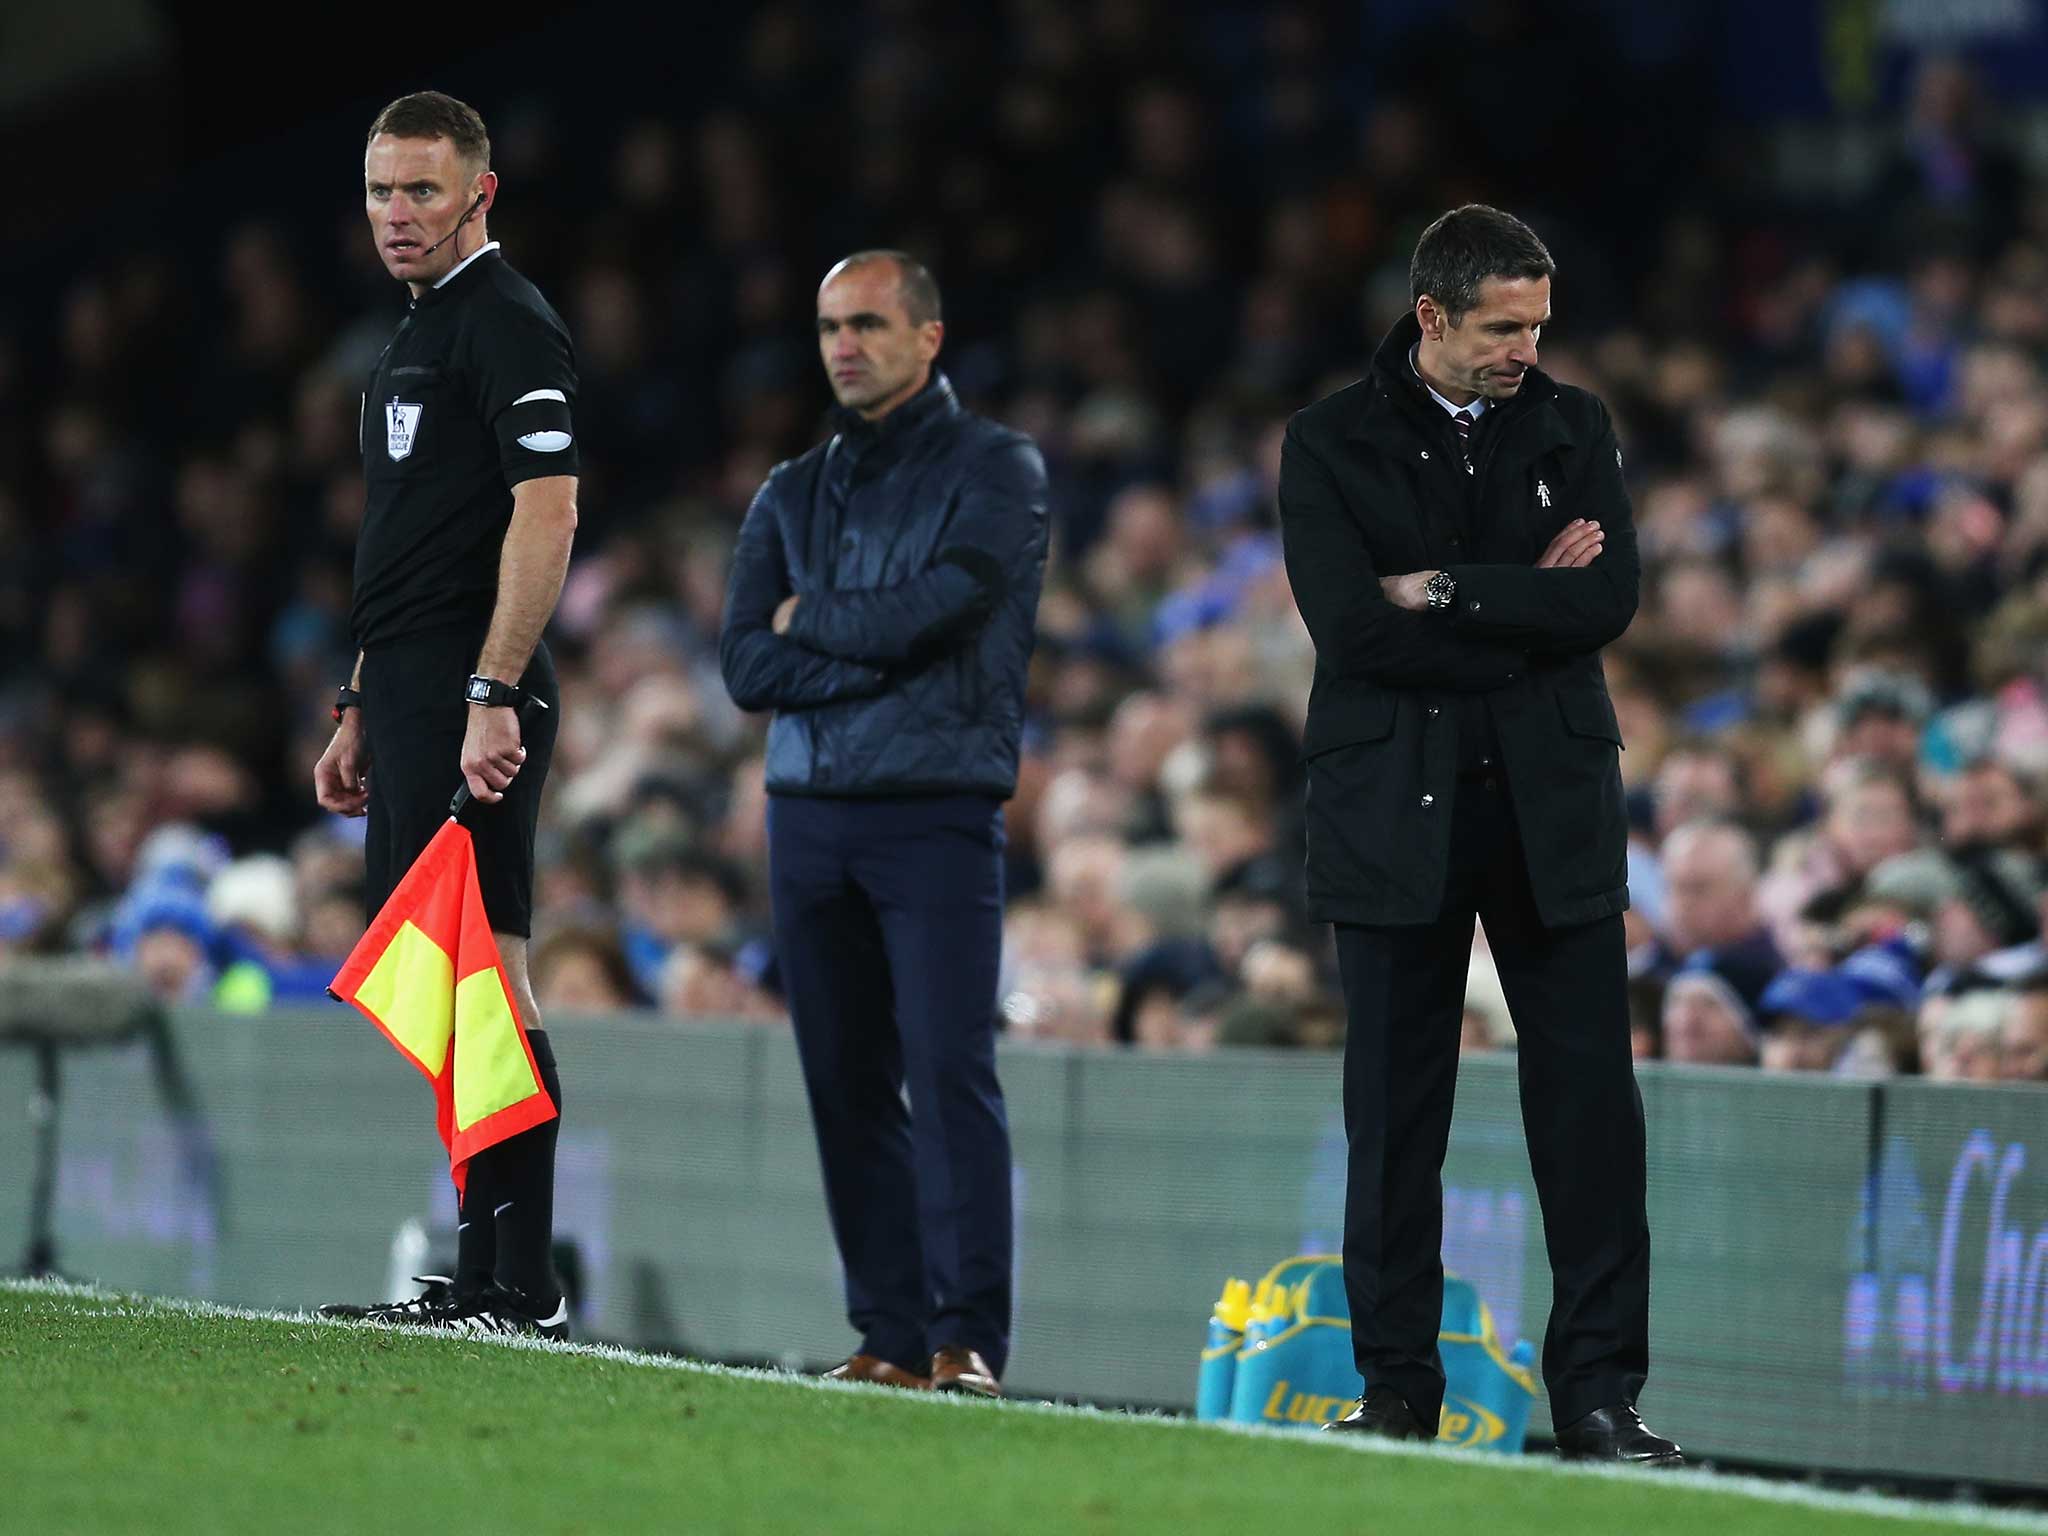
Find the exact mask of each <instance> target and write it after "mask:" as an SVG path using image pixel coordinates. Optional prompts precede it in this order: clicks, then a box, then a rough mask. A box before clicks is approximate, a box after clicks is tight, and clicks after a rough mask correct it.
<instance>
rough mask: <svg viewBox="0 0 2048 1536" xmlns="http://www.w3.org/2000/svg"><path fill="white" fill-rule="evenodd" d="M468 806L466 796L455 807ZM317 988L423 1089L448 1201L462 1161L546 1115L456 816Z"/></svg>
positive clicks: (460, 1180) (549, 1110) (459, 1186)
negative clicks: (444, 1153) (448, 1180)
mask: <svg viewBox="0 0 2048 1536" xmlns="http://www.w3.org/2000/svg"><path fill="white" fill-rule="evenodd" d="M467 798H468V792H467V790H466V789H465V790H464V791H463V792H462V793H460V794H458V795H457V796H456V804H457V806H458V807H459V806H460V805H461V804H462V803H463V802H464V801H466V800H467ZM327 990H328V992H329V993H330V994H331V995H332V996H334V997H336V998H339V999H340V1000H341V1001H342V1002H344V1003H353V1004H354V1005H355V1006H356V1007H357V1008H358V1009H360V1010H361V1011H362V1013H363V1016H364V1017H365V1018H367V1019H368V1020H369V1021H370V1022H371V1023H372V1024H374V1025H376V1026H377V1028H378V1029H379V1030H381V1031H382V1032H383V1034H384V1038H385V1039H387V1040H389V1041H390V1042H391V1043H392V1044H393V1045H395V1046H397V1047H398V1053H399V1054H400V1055H401V1056H403V1057H404V1058H405V1059H406V1060H407V1061H409V1062H411V1063H412V1064H413V1065H414V1066H416V1067H418V1068H419V1069H420V1071H421V1072H422V1073H424V1074H425V1076H426V1079H427V1081H428V1082H430V1083H432V1084H433V1085H434V1121H435V1129H437V1130H438V1131H439V1132H440V1135H441V1142H442V1144H443V1145H444V1146H446V1147H447V1148H448V1172H449V1174H450V1176H451V1177H452V1178H453V1179H454V1180H455V1192H456V1194H457V1195H458V1196H459V1195H460V1194H462V1192H463V1184H464V1181H465V1176H466V1175H467V1173H468V1170H469V1160H470V1159H471V1158H472V1157H475V1156H476V1155H477V1153H479V1152H481V1151H483V1150H484V1148H486V1147H491V1146H496V1145H497V1144H498V1143H499V1142H501V1141H503V1140H505V1139H506V1138H507V1137H510V1136H516V1135H518V1134H519V1133H520V1132H521V1131H524V1130H530V1129H532V1128H533V1127H534V1126H536V1125H540V1124H543V1123H544V1122H546V1121H547V1120H549V1119H551V1118H552V1117H553V1116H554V1114H555V1104H554V1101H553V1100H552V1099H550V1098H549V1097H548V1092H547V1089H545V1088H544V1087H542V1086H541V1081H540V1073H539V1071H538V1070H537V1069H536V1068H535V1066H534V1064H533V1047H532V1046H530V1045H528V1044H527V1041H526V1030H525V1027H524V1026H523V1025H522V1024H521V1023H520V1021H519V1010H518V1009H517V1008H516V1007H514V1006H513V1003H512V989H511V987H510V985H509V984H508V983H507V982H506V980H505V967H504V963H503V961H502V960H500V958H499V956H498V945H497V941H496V940H494V939H493V938H492V937H491V925H490V923H489V921H488V920H486V918H485V917H484V899H483V892H482V891H481V890H480V889H478V887H477V880H476V845H475V844H474V843H472V842H471V841H470V836H469V829H468V828H467V827H465V826H463V825H462V823H461V822H460V821H459V820H457V819H456V817H455V816H453V815H451V816H450V817H449V818H448V820H447V821H446V822H445V823H443V824H442V827H441V830H440V831H439V832H436V833H435V834H434V839H433V841H432V842H430V843H428V844H427V847H426V851H425V852H424V853H422V854H421V855H420V856H419V859H418V860H417V861H416V862H415V863H414V864H413V866H412V868H411V869H409V870H407V871H406V873H405V878H404V879H403V880H401V881H399V882H398V889H397V890H395V891H393V892H392V893H391V899H390V900H389V901H387V902H385V903H384V909H383V910H382V911H381V912H379V913H378V914H377V918H376V921H375V922H373V923H371V924H370V927H369V931H368V932H367V933H365V934H364V935H363V937H362V939H361V940H360V941H359V942H358V943H357V945H356V947H355V949H354V950H353V951H351V952H350V954H349V957H348V959H347V960H346V961H345V962H344V963H343V965H342V967H341V972H340V974H339V975H337V976H336V977H335V978H334V981H333V984H332V985H330V986H329V987H328V989H327Z"/></svg>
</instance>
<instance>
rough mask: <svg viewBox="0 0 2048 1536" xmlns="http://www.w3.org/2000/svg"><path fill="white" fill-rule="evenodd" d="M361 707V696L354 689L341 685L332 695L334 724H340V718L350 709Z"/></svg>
mask: <svg viewBox="0 0 2048 1536" xmlns="http://www.w3.org/2000/svg"><path fill="white" fill-rule="evenodd" d="M362 707H363V696H362V695H361V694H360V693H358V692H357V691H356V690H355V689H353V688H351V687H349V686H348V684H346V683H344V684H342V685H341V687H340V688H339V689H338V690H336V692H335V695H334V710H333V714H334V723H335V724H336V725H339V724H341V717H342V716H343V715H345V714H346V713H348V711H350V710H352V709H361V708H362Z"/></svg>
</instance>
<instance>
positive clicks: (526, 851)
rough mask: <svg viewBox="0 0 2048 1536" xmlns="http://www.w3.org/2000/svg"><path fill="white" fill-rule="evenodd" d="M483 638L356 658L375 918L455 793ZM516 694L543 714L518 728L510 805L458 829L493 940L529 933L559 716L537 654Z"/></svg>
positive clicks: (368, 887) (397, 645)
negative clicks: (472, 852)
mask: <svg viewBox="0 0 2048 1536" xmlns="http://www.w3.org/2000/svg"><path fill="white" fill-rule="evenodd" d="M483 641H484V637H483V632H482V631H481V630H474V631H472V630H468V629H447V630H439V631H436V632H434V633H431V634H425V635H414V636H411V637H409V638H407V639H404V640H396V641H393V642H392V643H390V644H389V645H380V646H373V647H371V648H369V649H367V650H365V651H364V652H363V731H364V733H365V735H366V736H367V738H368V741H369V745H370V816H369V827H368V830H367V831H366V833H365V835H364V840H363V857H364V861H365V871H364V879H363V905H364V909H365V915H366V919H367V920H368V921H371V922H374V921H375V920H376V917H377V912H378V909H379V908H381V907H382V906H383V905H384V903H385V902H386V901H387V900H388V899H389V898H390V896H391V892H392V890H393V889H394V888H395V887H396V886H397V885H398V882H399V881H400V880H403V879H404V878H405V872H406V871H407V870H409V869H411V868H412V866H413V861H414V860H415V859H417V858H418V857H419V856H420V853H421V851H422V850H423V849H425V847H426V846H427V844H428V843H429V842H431V841H432V840H433V837H434V834H435V833H436V832H438V831H440V830H441V824H442V823H443V822H445V821H447V819H448V802H449V800H451V799H452V798H453V797H454V795H455V791H456V790H458V789H460V788H461V787H462V738H463V735H464V733H465V732H467V731H468V729H469V705H468V704H467V703H465V702H464V701H463V697H462V687H463V684H464V683H465V682H467V681H468V679H469V674H470V671H471V669H472V668H474V667H475V666H476V653H477V650H478V648H479V647H480V646H482V644H483ZM518 682H519V686H520V687H522V688H524V689H526V690H527V691H528V692H529V693H533V694H536V695H538V696H539V697H540V698H541V699H542V700H543V701H545V702H546V704H547V706H548V708H547V711H546V713H544V714H536V715H533V716H531V717H529V718H528V719H527V721H526V723H525V725H524V727H523V728H522V730H521V735H520V739H521V743H522V744H523V745H524V746H525V748H526V761H525V762H524V763H522V764H521V765H520V768H519V772H518V773H517V774H516V775H515V776H514V777H513V780H512V786H511V788H509V789H507V790H506V791H505V798H504V799H503V800H500V801H498V802H497V803H495V804H493V805H479V806H477V807H476V808H475V809H473V810H471V811H469V812H467V813H466V814H465V815H464V816H463V818H462V821H463V825H464V826H466V827H468V828H469V835H470V839H471V841H472V842H473V843H474V844H475V845H476V880H477V885H478V887H479V888H480V889H481V891H482V893H483V898H484V913H485V915H486V916H488V917H489V918H490V921H491V931H492V932H493V933H516V934H518V935H520V936H521V937H525V936H526V935H528V934H531V933H532V932H533V840H534V833H535V830H536V828H537V827H538V826H539V824H540V799H541V791H542V790H543V789H545V788H546V787H547V781H548V765H549V764H550V763H551V762H552V761H553V760H554V755H555V731H556V727H557V724H558V722H559V721H560V719H561V714H562V698H561V690H560V689H559V687H558V686H557V684H556V679H555V663H554V658H553V657H552V656H551V655H549V653H548V648H547V646H546V644H545V643H543V644H541V645H538V646H536V647H535V648H534V652H533V660H532V661H530V662H528V663H527V666H526V672H525V675H524V676H522V677H520V678H519V679H518Z"/></svg>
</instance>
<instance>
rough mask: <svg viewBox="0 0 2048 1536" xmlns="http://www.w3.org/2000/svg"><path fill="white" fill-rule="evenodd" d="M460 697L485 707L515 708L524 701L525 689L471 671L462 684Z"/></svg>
mask: <svg viewBox="0 0 2048 1536" xmlns="http://www.w3.org/2000/svg"><path fill="white" fill-rule="evenodd" d="M462 697H463V698H464V699H466V700H467V701H468V702H469V703H471V704H481V705H483V706H484V707H485V708H487V709H517V708H519V706H520V705H522V704H524V703H525V702H526V690H525V689H524V688H515V687H513V686H512V685H511V684H510V683H501V682H499V681H498V680H497V679H496V678H495V677H485V676H484V675H483V674H482V673H481V672H472V673H471V674H470V675H469V681H468V682H467V683H466V684H464V685H463V689H462Z"/></svg>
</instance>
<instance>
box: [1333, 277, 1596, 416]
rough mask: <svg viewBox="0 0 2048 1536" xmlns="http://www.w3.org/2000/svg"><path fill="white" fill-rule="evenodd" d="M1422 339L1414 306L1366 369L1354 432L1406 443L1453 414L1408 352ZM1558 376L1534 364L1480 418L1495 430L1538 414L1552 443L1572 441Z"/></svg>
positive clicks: (1389, 334) (1394, 327) (1387, 337)
mask: <svg viewBox="0 0 2048 1536" xmlns="http://www.w3.org/2000/svg"><path fill="white" fill-rule="evenodd" d="M1421 340H1422V326H1421V324H1420V323H1419V322H1418V321H1417V320H1416V318H1415V313H1414V311H1413V310H1410V311H1409V312H1408V313H1407V314H1405V315H1403V316H1402V317H1401V318H1400V319H1399V320H1396V321H1395V322H1394V325H1393V329H1391V330H1390V331H1388V332H1387V334H1386V337H1385V339H1384V340H1382V341H1381V342H1380V344H1379V349H1378V350H1377V351H1375V352H1374V353H1373V355H1372V364H1371V366H1370V367H1369V368H1367V370H1366V375H1365V384H1366V388H1365V389H1363V390H1362V391H1360V393H1361V394H1362V395H1363V397H1364V401H1363V404H1362V405H1361V406H1360V408H1359V412H1358V416H1357V419H1356V420H1354V421H1353V422H1352V424H1351V433H1350V435H1351V436H1353V437H1362V438H1366V439H1368V440H1369V441H1373V442H1377V443H1380V444H1382V445H1384V446H1387V447H1397V446H1405V445H1406V444H1407V442H1408V441H1409V440H1410V439H1412V438H1413V437H1414V436H1415V435H1416V432H1417V429H1418V428H1420V429H1421V430H1423V431H1426V432H1429V433H1431V434H1435V433H1436V432H1437V431H1438V430H1439V427H1440V424H1441V423H1442V422H1443V421H1445V420H1446V419H1447V418H1446V417H1445V415H1444V410H1443V407H1442V406H1440V405H1438V404H1437V403H1436V402H1435V401H1434V400H1432V399H1430V398H1429V391H1428V390H1426V389H1425V388H1424V387H1423V384H1422V380H1421V379H1419V378H1417V377H1416V375H1415V370H1414V369H1413V368H1412V367H1410V366H1409V363H1408V354H1409V353H1410V352H1412V351H1414V350H1415V345H1416V343H1417V342H1419V341H1421ZM1556 399H1557V381H1556V380H1554V379H1553V378H1551V376H1550V375H1549V374H1547V373H1545V372H1544V371H1543V370H1542V369H1541V368H1531V369H1530V370H1529V374H1528V378H1527V380H1526V382H1524V383H1523V385H1522V387H1521V389H1520V391H1519V392H1517V394H1516V395H1515V398H1514V399H1512V400H1509V401H1507V402H1506V403H1504V404H1497V405H1494V406H1492V407H1490V408H1489V409H1488V410H1487V411H1486V413H1485V414H1484V415H1483V416H1482V417H1481V418H1480V419H1481V420H1482V421H1483V422H1485V423H1486V425H1487V428H1488V429H1489V430H1491V431H1494V432H1499V431H1501V430H1503V429H1504V428H1505V427H1506V426H1507V425H1508V424H1509V423H1510V422H1513V421H1519V420H1521V419H1523V418H1525V417H1528V416H1530V415H1531V414H1532V413H1540V414H1541V416H1542V417H1544V418H1545V419H1546V420H1545V425H1544V429H1543V435H1544V438H1545V440H1546V446H1548V445H1552V444H1564V443H1570V442H1572V441H1573V440H1574V439H1573V437H1572V434H1571V429H1570V428H1569V427H1568V426H1567V425H1566V424H1565V420H1564V416H1563V414H1562V413H1561V412H1559V411H1558V409H1557V407H1556V405H1555V404H1554V403H1553V402H1555V401H1556Z"/></svg>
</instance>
